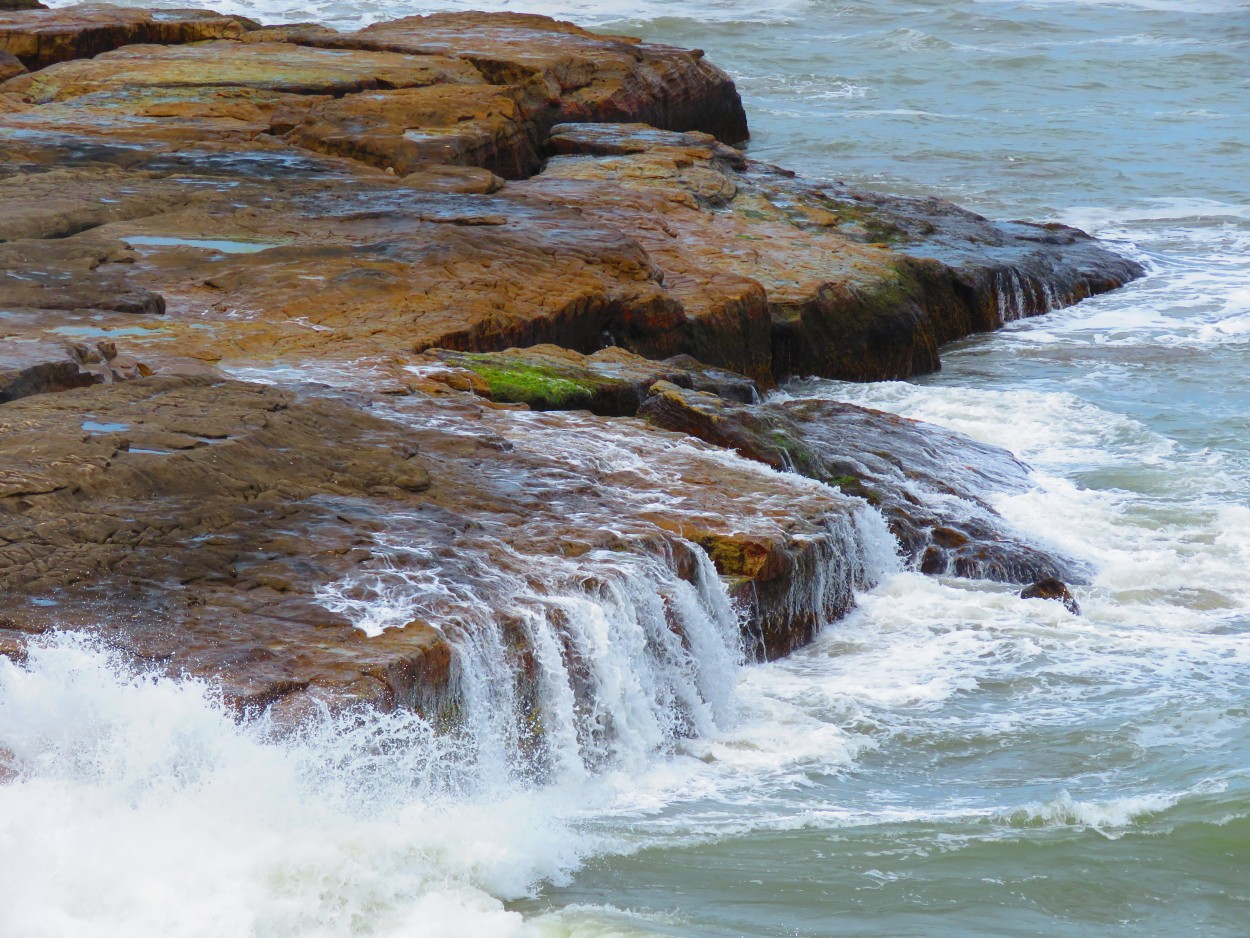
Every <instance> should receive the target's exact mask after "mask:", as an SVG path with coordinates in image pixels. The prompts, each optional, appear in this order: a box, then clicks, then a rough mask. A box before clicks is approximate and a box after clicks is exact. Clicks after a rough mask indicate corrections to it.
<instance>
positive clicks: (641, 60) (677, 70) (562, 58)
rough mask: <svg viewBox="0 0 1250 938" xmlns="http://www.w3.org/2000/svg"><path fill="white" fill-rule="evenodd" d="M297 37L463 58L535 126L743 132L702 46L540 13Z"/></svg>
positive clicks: (406, 22) (742, 120)
mask: <svg viewBox="0 0 1250 938" xmlns="http://www.w3.org/2000/svg"><path fill="white" fill-rule="evenodd" d="M298 41H305V42H308V43H310V44H314V45H321V46H327V47H333V48H352V49H381V50H387V51H392V52H406V53H409V54H415V55H447V56H455V57H457V58H461V59H464V60H466V61H468V62H472V63H473V64H474V65H475V66H476V67H477V68H478V69H479V70H480V71H481V73H482V74H483V75H485V76H486V79H487V81H489V82H491V83H492V84H496V85H511V86H514V87H516V88H519V89H521V90H522V92H523V93H524V96H525V100H526V102H527V105H526V111H527V114H528V115H529V116H530V118H531V119H532V120H534V121H535V122H536V124H537V125H538V128H539V131H540V132H544V131H545V130H546V128H548V127H550V126H551V125H552V124H555V123H558V122H560V121H571V120H576V121H641V122H644V123H647V124H652V125H654V126H656V127H663V128H668V129H672V130H702V131H706V132H708V133H711V134H715V135H716V136H717V137H719V138H720V139H722V140H726V141H729V142H731V143H733V142H738V141H741V140H745V139H746V138H747V125H746V114H745V112H744V111H743V109H742V101H741V99H740V98H739V96H738V92H737V90H736V89H735V88H734V84H733V81H732V80H731V79H730V78H729V76H728V75H726V74H725V73H724V72H723V71H721V70H720V69H718V68H716V67H715V66H714V65H711V64H709V63H708V62H707V61H705V60H704V58H703V53H702V52H700V51H697V50H695V51H688V50H684V49H674V48H671V47H669V46H661V45H655V44H651V43H641V42H639V41H638V40H636V39H627V38H621V37H615V36H598V35H595V34H594V33H591V32H588V31H586V30H584V29H581V28H580V27H577V26H574V25H573V24H572V23H564V22H559V21H557V20H553V19H550V18H549V17H545V16H535V15H532V14H525V13H435V14H432V15H430V16H411V17H407V18H405V19H400V20H392V21H390V22H384V23H376V24H374V25H373V26H369V27H367V28H366V29H362V30H361V31H359V32H357V33H348V34H343V35H338V36H325V35H315V36H314V35H308V36H306V37H301V38H300V39H299V40H298Z"/></svg>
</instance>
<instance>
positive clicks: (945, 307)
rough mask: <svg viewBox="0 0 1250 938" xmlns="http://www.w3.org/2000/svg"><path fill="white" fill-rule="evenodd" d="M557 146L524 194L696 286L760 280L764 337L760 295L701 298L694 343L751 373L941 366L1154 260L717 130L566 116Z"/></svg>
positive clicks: (877, 373)
mask: <svg viewBox="0 0 1250 938" xmlns="http://www.w3.org/2000/svg"><path fill="white" fill-rule="evenodd" d="M548 147H549V149H550V150H551V151H552V152H553V153H555V154H557V158H555V159H553V160H552V161H551V162H550V163H549V164H548V165H547V167H546V168H545V170H544V172H543V173H542V175H540V176H538V177H535V178H534V179H532V180H529V181H527V182H526V183H524V184H523V185H522V186H519V187H517V188H516V190H515V191H517V192H518V193H530V192H532V193H535V194H538V195H541V196H542V197H544V198H547V199H555V200H559V201H566V202H568V203H569V204H579V205H582V206H584V207H585V210H586V211H587V212H588V213H589V214H591V215H592V216H593V217H597V218H603V217H605V216H607V215H613V216H616V215H621V216H624V217H625V218H627V219H628V220H629V225H630V230H631V233H634V234H635V236H636V237H638V238H639V240H640V242H642V243H643V244H644V246H645V247H646V248H647V250H648V253H650V254H651V255H652V256H653V257H654V258H656V261H657V263H658V264H659V266H660V268H661V269H662V270H663V271H664V272H665V275H666V283H667V282H669V281H670V280H676V282H677V283H687V282H692V283H694V284H698V285H700V286H702V287H703V297H705V298H708V291H707V285H711V284H719V283H723V282H724V279H723V278H732V281H733V282H739V283H750V284H754V285H756V286H757V287H758V288H762V289H763V291H764V293H765V294H766V296H765V297H763V298H761V299H762V300H763V302H764V303H765V304H766V321H767V326H766V327H765V328H767V329H768V331H769V333H770V339H769V341H768V347H767V349H766V350H765V349H763V348H762V346H763V343H762V342H761V341H760V339H759V338H758V336H759V331H760V329H761V325H760V312H759V309H758V307H751V310H752V312H750V313H748V312H747V311H746V308H744V307H742V306H737V307H735V306H734V305H733V304H731V303H725V302H723V300H722V301H721V302H716V301H715V299H713V301H712V302H711V303H709V304H704V305H701V304H699V303H697V302H694V303H691V304H690V306H691V308H692V310H697V312H696V313H692V317H691V318H692V321H693V323H695V324H698V326H699V327H701V334H702V339H701V341H700V342H699V343H698V347H697V348H696V352H695V353H696V354H697V355H698V356H699V357H700V358H702V359H703V360H705V361H708V362H709V363H712V364H717V365H723V366H725V367H729V368H732V369H733V370H736V371H742V372H744V373H747V374H750V375H752V376H757V375H758V373H759V371H760V368H761V364H762V363H763V362H766V363H767V370H768V371H770V372H771V373H772V374H773V375H775V376H776V377H778V378H781V377H786V376H791V375H805V374H806V375H811V374H815V375H823V376H826V377H835V378H848V379H852V380H874V379H882V378H900V377H906V376H908V375H914V374H920V373H924V372H927V371H933V370H935V369H936V368H937V367H938V366H939V357H938V348H939V347H940V346H941V345H942V344H944V343H946V342H950V341H952V340H954V339H956V338H960V337H962V336H965V335H968V334H970V333H973V332H978V331H985V330H989V329H994V328H997V327H998V326H1000V325H1001V324H1002V323H1003V322H1004V321H1006V320H1008V319H1012V318H1019V317H1020V316H1024V315H1035V314H1036V313H1039V312H1044V311H1045V310H1046V309H1049V308H1054V307H1057V306H1060V305H1065V304H1067V303H1070V302H1075V301H1076V300H1078V299H1082V298H1084V297H1086V296H1089V295H1090V294H1091V293H1096V292H1102V291H1105V290H1109V289H1114V288H1115V287H1116V286H1119V285H1121V284H1123V283H1125V282H1127V281H1128V280H1131V279H1133V278H1134V277H1136V276H1138V275H1140V273H1141V268H1140V267H1139V266H1138V265H1137V264H1135V263H1133V262H1132V261H1129V260H1126V259H1124V258H1121V257H1119V256H1117V255H1115V254H1112V253H1111V252H1109V251H1107V250H1106V249H1104V248H1102V247H1101V246H1099V245H1098V243H1097V242H1096V241H1094V240H1093V239H1092V238H1090V237H1088V236H1087V235H1085V234H1084V233H1082V232H1079V231H1076V230H1075V229H1071V228H1065V227H1064V226H1056V225H1050V226H1037V225H1026V224H1022V223H1010V224H994V223H991V222H988V221H987V220H986V219H984V218H981V217H980V216H978V215H974V214H973V213H971V212H966V211H963V210H962V209H959V208H957V207H956V206H954V205H951V204H950V203H947V202H943V201H942V200H940V199H927V200H924V199H904V198H897V197H891V196H881V195H875V194H870V193H861V192H855V191H852V190H849V189H846V188H845V187H839V186H833V185H826V184H820V183H817V182H812V181H804V180H800V179H796V178H795V176H794V174H792V173H789V172H786V171H784V170H779V169H777V168H776V167H772V166H767V165H764V164H759V163H752V162H749V161H747V160H746V159H745V158H744V157H743V155H742V154H741V153H739V152H737V151H736V150H733V149H731V148H729V147H726V146H724V145H722V144H720V143H718V142H717V141H715V140H713V139H711V138H709V137H707V136H706V135H700V134H690V133H687V134H674V133H665V132H661V131H657V130H655V129H653V128H648V127H639V126H631V125H625V124H621V125H604V124H600V125H589V126H562V127H556V128H554V130H553V136H552V138H551V140H550V141H549V143H548ZM592 191H594V192H597V193H598V196H597V197H596V198H593V199H592V198H590V197H589V193H590V192H592ZM939 258H940V260H939ZM717 278H722V279H720V280H718V279H717ZM1005 282H1010V283H1011V284H1013V285H1015V286H1014V287H1013V288H1012V289H1011V290H1008V291H1004V289H1003V284H1004V283H1005ZM675 292H676V290H675ZM718 292H719V291H718ZM1021 294H1023V296H1021ZM723 296H724V294H723V293H722V297H723ZM736 311H737V312H739V318H738V322H739V326H738V330H737V335H738V336H741V337H742V338H741V339H740V340H739V341H740V344H739V346H738V347H737V348H735V347H734V346H733V345H732V344H730V342H729V341H728V340H729V337H731V336H733V335H734V331H733V330H732V328H730V327H729V324H730V323H732V322H733V320H734V318H735V317H734V315H733V314H734V312H736Z"/></svg>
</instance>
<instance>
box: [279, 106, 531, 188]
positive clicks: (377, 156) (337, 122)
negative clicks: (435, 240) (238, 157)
mask: <svg viewBox="0 0 1250 938" xmlns="http://www.w3.org/2000/svg"><path fill="white" fill-rule="evenodd" d="M289 139H290V141H291V142H292V143H294V144H296V145H298V146H301V147H306V148H308V149H310V150H316V151H318V152H321V153H329V154H333V155H336V156H346V157H350V158H351V159H355V160H360V161H361V162H363V163H369V164H370V165H373V166H377V167H379V168H380V169H385V170H387V171H391V172H394V173H396V174H398V175H400V176H407V175H410V174H411V173H414V172H416V171H417V170H419V169H423V168H426V167H429V166H436V165H439V164H456V165H460V166H480V167H483V168H485V169H488V170H490V171H491V172H493V173H497V174H499V175H500V176H503V177H504V178H507V179H520V178H523V177H525V176H528V175H530V174H532V173H533V172H535V171H536V170H537V169H538V168H539V166H540V165H541V164H542V160H541V158H540V157H539V155H538V150H537V147H536V139H535V135H534V130H533V127H532V125H531V124H530V123H529V122H528V121H527V120H526V119H525V118H524V116H523V115H522V113H521V109H520V108H519V107H518V105H517V102H516V98H515V94H514V93H513V92H511V91H510V90H509V89H506V88H499V87H498V86H496V85H440V86H436V87H430V88H407V89H403V90H399V91H377V92H370V93H367V94H355V95H350V96H348V97H345V98H339V99H337V100H332V101H326V102H324V103H321V104H318V105H316V106H314V107H313V108H312V109H311V110H310V112H309V113H308V115H307V117H305V118H304V119H303V120H302V121H301V122H300V124H299V125H298V126H297V127H295V129H294V130H293V131H292V132H291V134H290V137H289Z"/></svg>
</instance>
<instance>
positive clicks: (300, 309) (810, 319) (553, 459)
mask: <svg viewBox="0 0 1250 938" xmlns="http://www.w3.org/2000/svg"><path fill="white" fill-rule="evenodd" d="M12 5H13V4H9V6H12ZM0 9H4V7H3V6H0ZM747 135H748V132H747V123H746V115H745V113H744V111H743V109H742V104H741V101H740V99H739V97H738V94H737V91H736V90H735V88H734V86H733V82H732V80H731V79H730V78H729V76H727V75H726V74H725V73H724V72H723V71H721V70H720V69H718V68H716V67H715V66H713V65H712V64H710V63H709V62H708V61H707V60H706V59H705V58H704V56H703V54H702V53H701V52H699V51H697V50H696V51H690V50H682V49H674V48H670V47H665V46H658V45H653V44H647V43H642V42H638V41H636V40H632V39H623V38H620V37H604V36H596V35H594V34H592V33H589V32H586V31H584V30H582V29H580V28H578V27H576V26H574V25H571V24H568V23H559V22H556V21H553V20H550V19H547V18H544V17H539V16H532V15H522V14H478V13H464V14H436V15H431V16H427V17H411V18H407V19H403V20H397V21H393V22H387V23H379V24H376V25H374V26H370V27H368V28H366V29H363V30H360V31H359V32H356V33H349V34H345V33H337V32H334V31H332V30H328V29H325V28H324V27H320V26H311V25H307V24H296V25H281V26H262V25H261V24H258V23H254V22H251V21H249V20H246V19H242V18H239V17H230V16H222V15H219V14H215V13H210V12H203V11H142V10H133V9H128V8H119V7H111V6H107V5H87V6H79V7H70V8H64V9H59V10H40V9H23V10H17V11H10V12H0V157H2V158H3V162H0V200H2V201H0V204H3V205H4V212H3V213H2V214H0V327H2V328H3V335H4V341H3V343H2V344H0V584H2V585H3V589H4V592H5V595H6V597H7V598H8V602H7V603H6V608H5V610H4V611H3V612H2V613H0V653H3V654H6V655H9V656H12V657H15V658H18V659H20V658H21V657H22V655H23V654H24V648H25V647H26V643H27V642H28V641H30V640H31V637H32V636H35V635H39V634H41V633H43V632H46V631H48V630H51V629H57V628H71V629H81V630H84V631H87V632H91V633H93V634H96V635H98V636H99V637H100V638H101V640H103V641H104V642H106V643H108V644H109V645H110V646H112V647H115V648H118V649H120V650H121V651H123V652H124V653H125V654H126V655H127V656H129V657H132V658H134V659H136V660H139V661H143V662H150V663H153V664H156V665H158V666H160V667H163V668H165V669H167V670H168V671H170V672H171V673H178V674H187V675H192V676H197V677H203V678H206V679H210V680H212V681H214V682H217V683H219V685H220V686H221V687H222V690H223V694H224V695H225V697H226V699H227V700H229V701H230V702H231V703H232V704H233V705H234V706H236V707H238V708H240V709H242V710H256V709H263V708H266V707H268V708H272V709H273V710H274V712H276V713H280V714H282V715H283V716H284V718H287V719H298V717H299V716H300V714H302V713H305V712H307V710H308V708H309V707H321V706H324V705H328V706H331V707H341V706H344V705H350V704H354V703H357V702H365V703H368V704H371V705H374V706H378V707H382V708H391V707H413V708H416V709H418V710H420V711H421V712H423V713H424V714H426V715H427V716H431V717H437V718H438V719H440V720H453V719H454V714H455V709H456V699H457V687H458V684H457V682H458V667H459V665H458V663H457V655H458V651H457V649H458V648H460V647H463V645H464V643H465V642H466V641H472V640H473V636H474V635H475V634H476V633H477V632H479V631H481V630H485V629H489V630H492V634H494V635H495V636H496V639H497V641H498V646H499V653H500V654H503V655H506V656H507V657H508V658H509V660H510V661H512V662H513V668H512V674H513V679H514V680H515V681H516V683H517V694H518V697H519V698H520V699H531V698H533V696H534V694H536V693H537V691H536V690H535V688H534V684H535V677H534V675H535V673H536V669H537V668H538V667H539V665H540V662H539V659H540V658H541V657H542V655H543V654H546V653H550V652H549V651H546V652H545V651H544V650H543V649H540V648H537V647H536V646H535V642H534V636H533V633H532V632H531V631H528V630H527V627H526V621H527V616H528V615H530V614H531V612H532V610H533V609H534V608H537V607H538V606H541V605H542V604H543V602H544V601H545V598H547V599H549V598H550V597H553V596H556V595H565V594H568V593H569V592H570V591H571V592H579V593H580V594H585V595H591V596H593V595H595V594H596V591H603V590H611V589H613V588H614V587H613V583H614V582H615V580H614V578H617V577H620V576H623V575H624V574H622V572H621V571H622V570H625V569H626V568H629V569H633V567H630V565H631V564H634V565H639V564H641V565H642V566H641V567H639V569H644V568H645V569H659V570H661V571H663V572H662V575H659V578H658V581H657V582H656V584H655V589H656V591H657V593H656V597H657V598H656V603H657V609H659V610H660V612H659V613H657V614H658V615H659V616H660V617H661V619H663V618H665V617H667V619H668V622H669V626H668V630H669V631H671V633H672V634H673V635H676V636H678V638H679V639H680V638H683V636H682V634H681V633H682V629H681V617H680V616H679V615H678V614H677V613H674V612H673V611H672V608H673V604H674V603H675V602H676V600H675V599H674V598H673V597H674V596H675V595H676V593H675V592H674V591H677V592H680V591H681V590H683V589H685V587H680V586H678V585H677V584H682V583H684V584H693V585H695V586H697V587H698V588H699V590H700V595H701V596H703V597H704V601H706V602H714V601H716V600H715V597H714V596H713V595H712V594H713V593H716V591H714V590H710V589H709V587H708V584H707V583H706V582H703V581H704V580H706V578H707V577H709V576H718V577H720V578H721V579H722V580H723V582H724V584H725V585H726V586H727V587H728V593H727V596H728V597H729V598H731V599H732V601H733V602H734V603H735V604H736V607H737V615H738V616H739V620H740V623H741V626H742V630H743V634H744V646H745V650H746V654H747V656H748V657H756V658H765V657H776V656H778V655H782V654H786V653H788V652H789V651H791V650H793V649H794V648H797V647H799V646H801V645H802V644H804V643H806V642H807V641H809V640H810V638H811V636H812V635H813V634H814V632H815V631H816V629H817V628H818V627H819V626H820V625H821V624H822V623H825V622H828V621H831V620H833V619H836V618H837V617H838V616H840V615H842V614H843V613H844V612H845V611H846V609H847V608H848V607H849V604H850V603H851V602H852V597H853V590H854V589H855V588H856V587H858V586H862V585H865V583H866V582H867V580H868V579H869V578H870V572H869V571H868V569H867V567H866V565H865V561H864V557H866V556H868V555H869V554H871V553H872V550H873V549H874V548H873V543H872V542H873V537H874V533H873V531H872V530H870V529H871V528H872V526H873V525H874V524H876V525H877V526H878V527H880V526H881V522H880V520H879V519H877V516H876V514H875V513H874V512H873V511H872V510H871V509H870V508H869V506H873V507H876V508H879V509H880V511H881V514H882V516H883V517H884V518H885V521H886V523H887V524H888V526H889V529H890V531H891V532H892V533H893V535H894V536H895V537H896V538H897V540H898V542H899V544H900V545H901V547H900V550H901V554H902V557H903V561H904V562H906V563H910V564H913V565H915V566H916V567H917V568H918V569H920V570H922V571H923V572H925V573H932V574H936V575H958V576H971V577H979V578H984V579H992V580H997V581H1001V582H1006V583H1019V584H1021V585H1025V584H1028V583H1031V582H1033V581H1035V580H1046V579H1048V578H1058V579H1062V580H1066V581H1067V582H1074V581H1079V580H1080V578H1081V577H1082V576H1083V574H1084V570H1083V569H1082V567H1081V565H1080V564H1079V562H1077V561H1074V560H1072V559H1069V558H1063V557H1058V556H1054V555H1053V554H1049V553H1047V552H1045V551H1042V550H1040V549H1039V548H1037V547H1035V546H1032V545H1029V544H1027V543H1024V542H1022V541H1021V540H1020V539H1019V538H1018V537H1016V536H1015V535H1013V534H1012V532H1010V531H1009V530H1008V529H1007V528H1006V526H1005V524H1004V523H1003V522H1002V519H1001V518H999V517H998V516H997V515H996V513H995V512H994V511H993V509H992V508H991V507H990V506H989V504H988V503H987V502H986V501H985V495H986V493H987V492H990V491H994V490H1015V489H1020V488H1022V487H1027V484H1028V483H1027V479H1026V475H1025V470H1024V469H1023V467H1021V466H1020V465H1019V464H1018V463H1017V462H1016V461H1015V460H1014V459H1012V458H1011V457H1010V454H1007V453H1004V452H1003V451H1000V450H995V449H994V448H992V447H987V446H983V445H981V444H977V443H974V442H973V441H971V440H968V439H966V438H963V437H960V436H958V435H957V434H952V433H949V432H946V431H941V430H938V429H937V428H933V427H925V426H924V425H921V424H916V423H914V422H912V421H906V420H902V419H901V418H898V417H894V416H892V415H889V414H882V413H879V412H876V411H869V410H864V409H862V408H855V407H851V406H849V405H835V404H832V403H830V402H820V401H804V400H785V399H782V398H779V399H766V400H763V401H761V396H762V395H765V394H767V392H769V391H770V390H772V389H774V388H775V387H776V386H777V384H778V383H779V382H782V381H785V380H786V379H789V378H792V377H803V376H820V377H831V378H843V379H850V380H881V379H889V378H903V377H907V376H911V375H916V374H922V373H925V372H930V371H933V370H935V369H936V368H938V367H939V366H940V358H939V348H940V347H941V346H942V345H943V344H944V343H947V342H950V341H953V340H955V339H958V338H961V337H963V336H967V335H970V334H972V333H975V332H980V331H986V330H991V329H995V328H998V327H999V326H1001V325H1002V324H1004V323H1005V322H1007V321H1010V320H1012V319H1017V318H1020V317H1023V316H1031V315H1037V314H1040V313H1044V312H1046V311H1048V310H1050V309H1055V308H1059V307H1061V306H1064V305H1068V304H1071V303H1073V302H1076V301H1078V300H1080V299H1083V298H1085V297H1087V296H1090V295H1092V294H1095V293H1100V292H1104V291H1107V290H1111V289H1114V288H1116V287H1118V286H1120V285H1122V284H1124V283H1126V282H1128V281H1129V280H1131V279H1133V278H1134V277H1136V276H1138V275H1139V274H1140V273H1141V271H1140V269H1139V268H1138V267H1137V266H1136V265H1135V264H1133V263H1132V262H1130V261H1127V260H1125V259H1123V258H1121V257H1119V256H1117V255H1115V254H1114V253H1112V252H1110V251H1109V250H1107V249H1106V248H1104V247H1102V246H1101V245H1099V244H1098V243H1097V242H1096V241H1094V240H1093V239H1091V238H1089V237H1088V236H1087V235H1085V234H1083V233H1082V232H1079V231H1076V230H1074V229H1071V228H1066V227H1063V226H1059V225H1032V224H1026V223H1022V222H1010V223H993V222H990V221H988V220H986V219H984V218H981V217H980V216H977V215H975V214H973V213H970V212H967V211H964V210H962V209H959V208H957V207H956V206H953V205H951V204H949V203H946V202H942V201H940V200H937V199H908V198H898V197H891V196H883V195H880V194H876V193H869V192H860V191H856V190H853V189H850V188H848V187H846V186H844V185H841V184H834V183H826V182H821V181H818V180H806V179H802V178H800V177H797V176H795V175H794V174H793V173H790V172H788V171H786V170H783V169H780V168H778V167H774V166H770V165H765V164H762V163H758V162H755V161H752V160H751V159H749V157H748V156H747V155H746V154H745V153H744V152H743V151H742V150H740V149H736V148H735V146H734V145H735V144H739V145H740V144H742V143H743V142H744V141H745V139H746V137H747ZM52 392H56V393H52ZM874 519H877V520H874ZM656 565H658V566H656ZM713 567H714V571H713V569H712V568H713ZM709 571H711V572H709ZM665 584H668V585H665ZM717 595H726V594H724V591H720V593H718V594H717ZM383 607H385V608H386V609H388V610H389V612H387V614H386V616H383V617H381V618H378V616H377V613H376V610H377V609H378V608H383ZM366 609H373V610H374V612H371V613H367V614H366V613H365V612H364V611H363V610H366ZM665 610H668V611H665ZM370 615H372V616H373V618H369V616H370ZM362 617H363V626H364V627H361V626H362ZM687 644H688V642H687ZM690 651H691V650H690V649H688V648H687V649H686V652H690ZM657 653H659V652H657ZM672 653H677V652H672ZM560 654H562V655H563V656H564V658H565V662H566V666H567V670H568V671H569V672H570V673H572V672H574V671H576V668H577V664H576V661H577V660H578V658H579V654H580V652H579V650H578V648H577V642H576V640H575V639H574V638H572V637H569V638H568V640H567V642H566V643H565V647H564V648H563V649H562V651H560ZM574 683H575V682H574ZM572 692H573V693H577V692H578V691H577V688H576V687H574V688H573V690H572ZM534 706H537V704H534Z"/></svg>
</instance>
